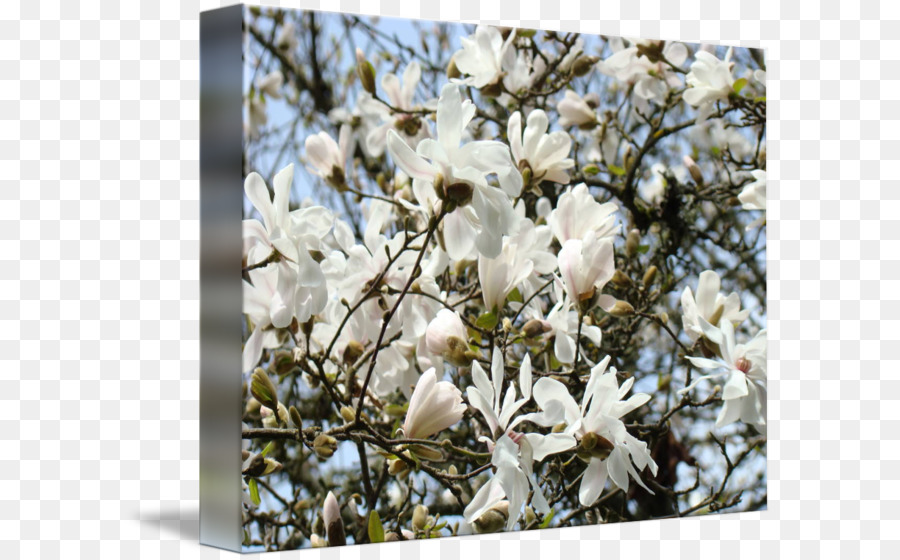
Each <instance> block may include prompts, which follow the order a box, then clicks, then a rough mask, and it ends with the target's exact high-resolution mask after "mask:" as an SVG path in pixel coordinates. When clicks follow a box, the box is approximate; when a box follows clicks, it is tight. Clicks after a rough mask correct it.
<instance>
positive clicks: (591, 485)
mask: <svg viewBox="0 0 900 560" xmlns="http://www.w3.org/2000/svg"><path fill="white" fill-rule="evenodd" d="M609 361H610V357H609V356H607V357H606V358H604V359H603V360H602V361H601V362H600V363H599V364H597V365H596V366H594V367H593V368H592V369H591V376H590V378H589V379H588V383H587V386H586V387H585V390H584V398H583V400H582V403H581V407H579V406H578V404H577V403H576V402H575V399H574V398H572V395H571V394H570V393H569V389H568V388H567V387H566V386H565V385H564V384H562V383H560V382H559V381H556V380H555V379H551V378H549V377H542V378H541V379H540V380H538V382H537V383H535V385H534V389H533V392H534V400H535V402H536V403H537V404H538V406H540V407H541V409H542V412H538V413H533V414H530V415H528V417H527V420H529V421H531V422H534V423H535V424H538V425H539V426H548V427H549V426H556V425H557V424H559V423H560V422H565V424H566V428H565V431H564V433H565V434H569V435H572V436H574V437H575V438H577V439H578V441H579V442H580V447H579V449H580V451H581V453H580V455H583V456H587V457H589V459H586V460H587V461H588V466H587V469H586V470H585V471H584V476H583V477H582V479H581V487H580V488H579V491H578V499H579V501H580V502H581V504H582V505H584V506H589V505H591V504H593V503H594V502H595V501H596V500H597V498H599V497H600V493H601V492H602V491H603V487H604V486H605V485H606V480H607V478H609V479H611V480H612V481H613V483H614V484H615V485H616V486H618V487H619V488H621V489H623V490H625V491H626V492H627V491H628V486H629V474H630V475H631V478H634V480H635V481H637V483H638V484H640V485H641V486H642V487H643V488H644V489H646V490H647V491H648V492H650V493H651V494H652V493H653V492H651V491H650V489H649V488H647V486H646V485H645V484H644V483H643V481H642V480H641V476H640V471H642V470H644V469H645V468H647V467H650V472H651V473H653V474H654V475H656V472H657V465H656V463H655V462H654V461H653V459H652V457H651V456H650V450H649V449H648V447H647V444H646V443H644V442H643V441H641V440H639V439H637V438H635V437H634V436H632V435H631V434H629V433H628V431H627V430H626V429H625V424H624V423H623V422H622V420H621V418H622V417H623V416H625V415H626V414H628V413H629V412H631V411H633V410H635V409H636V408H638V407H640V406H642V405H644V404H645V403H647V401H649V400H650V395H647V394H644V393H637V394H634V395H632V396H631V397H630V398H628V400H625V401H623V400H622V399H623V398H624V397H625V395H627V394H628V392H629V391H630V390H631V386H632V385H634V378H633V377H631V378H629V379H628V380H627V381H625V383H623V384H622V386H621V387H619V383H618V381H617V379H616V369H615V368H610V369H609V370H608V371H607V370H606V368H607V366H608V365H609ZM635 467H637V468H635Z"/></svg>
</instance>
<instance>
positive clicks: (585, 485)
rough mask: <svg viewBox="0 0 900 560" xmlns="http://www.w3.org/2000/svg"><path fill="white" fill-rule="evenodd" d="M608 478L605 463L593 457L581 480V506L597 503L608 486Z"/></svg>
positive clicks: (579, 490) (579, 498)
mask: <svg viewBox="0 0 900 560" xmlns="http://www.w3.org/2000/svg"><path fill="white" fill-rule="evenodd" d="M607 477H608V471H607V470H606V464H605V462H604V461H602V460H600V459H598V458H596V457H592V458H591V462H590V463H588V466H587V469H585V471H584V476H583V477H582V478H581V486H580V487H579V488H578V501H579V502H581V505H583V506H589V505H591V504H593V503H594V502H596V501H597V498H599V497H600V493H601V492H603V488H604V486H606V478H607Z"/></svg>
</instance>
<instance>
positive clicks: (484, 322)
mask: <svg viewBox="0 0 900 560" xmlns="http://www.w3.org/2000/svg"><path fill="white" fill-rule="evenodd" d="M499 322H500V318H499V317H497V315H496V314H494V313H493V312H492V311H488V312H487V313H485V314H484V315H482V316H481V317H479V318H478V319H477V320H476V321H475V326H476V327H478V328H480V329H486V330H489V331H490V330H494V327H496V326H497V323H499Z"/></svg>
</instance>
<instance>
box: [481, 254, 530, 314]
mask: <svg viewBox="0 0 900 560" xmlns="http://www.w3.org/2000/svg"><path fill="white" fill-rule="evenodd" d="M532 270H534V263H533V262H532V261H531V259H528V258H526V257H525V255H524V254H523V251H520V250H519V246H518V244H516V243H513V242H511V241H510V238H509V237H507V238H506V239H505V241H504V244H503V252H501V253H500V255H499V256H498V257H497V258H495V259H489V258H487V257H485V256H484V255H479V256H478V280H479V282H481V295H482V297H483V298H484V306H485V309H487V310H488V311H490V312H493V313H497V314H498V316H499V313H500V311H501V310H502V309H503V306H504V304H505V303H506V298H507V296H509V294H510V293H511V292H512V291H513V290H514V289H515V288H516V286H518V285H519V284H521V283H522V282H524V281H525V280H526V279H527V278H528V277H529V276H530V275H531V272H532Z"/></svg>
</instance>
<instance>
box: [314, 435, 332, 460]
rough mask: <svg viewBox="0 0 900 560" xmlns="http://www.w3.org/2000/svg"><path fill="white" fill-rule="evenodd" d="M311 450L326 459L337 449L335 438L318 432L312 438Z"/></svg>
mask: <svg viewBox="0 0 900 560" xmlns="http://www.w3.org/2000/svg"><path fill="white" fill-rule="evenodd" d="M313 451H315V452H316V456H318V457H319V459H322V460H324V459H328V458H330V457H331V456H332V455H334V452H335V451H337V440H336V439H334V438H333V437H331V436H329V435H328V434H319V435H318V436H316V439H315V440H313Z"/></svg>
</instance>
